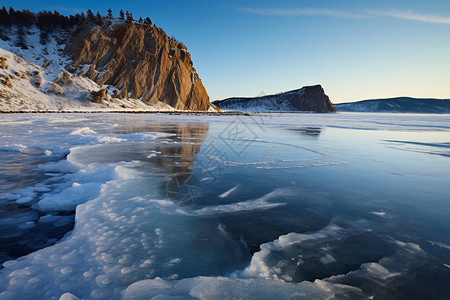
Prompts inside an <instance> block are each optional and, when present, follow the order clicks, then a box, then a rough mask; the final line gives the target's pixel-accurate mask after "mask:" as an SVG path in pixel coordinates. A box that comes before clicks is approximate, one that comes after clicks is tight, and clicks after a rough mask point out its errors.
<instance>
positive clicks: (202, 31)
mask: <svg viewBox="0 0 450 300" xmlns="http://www.w3.org/2000/svg"><path fill="white" fill-rule="evenodd" d="M0 5H5V6H7V7H8V6H13V7H14V8H15V9H24V8H27V9H30V10H31V11H35V12H36V11H39V10H55V9H56V10H58V11H60V12H61V13H64V14H70V13H76V12H79V11H85V10H87V9H88V8H90V9H92V10H93V11H94V12H96V11H100V12H102V14H106V10H107V9H108V8H111V9H112V10H113V14H114V15H115V16H117V14H118V12H119V10H120V9H121V8H122V9H124V10H128V11H130V12H132V13H133V16H134V17H135V18H138V17H139V16H142V17H146V16H148V17H150V18H151V19H152V21H153V22H154V23H155V24H156V25H158V26H159V27H162V28H163V29H164V30H165V31H166V32H167V34H168V35H170V36H171V35H173V36H175V37H176V38H177V39H178V40H181V41H183V42H184V43H185V44H186V46H187V47H188V50H189V51H190V53H191V55H192V58H193V61H194V66H195V68H196V69H197V71H198V73H199V75H200V78H201V79H202V81H203V83H204V85H205V87H206V89H207V91H208V93H209V95H210V98H211V100H216V99H223V98H227V97H233V96H257V95H261V94H271V93H278V92H283V91H288V90H292V89H296V88H300V87H302V86H304V85H312V84H322V86H323V87H324V89H325V92H326V93H327V94H328V95H329V96H330V98H331V100H332V102H334V103H339V102H347V101H356V100H363V99H369V98H382V97H396V96H411V97H434V98H450V1H449V0H427V1H425V0H421V1H418V0H399V1H392V0H390V1H385V0H378V1H370V0H358V1H356V0H348V1H347V0H315V1H310V0H297V1H292V0H291V1H288V0H284V1H283V0H282V1H265V0H259V1H246V0H243V1H237V0H230V1H212V0H210V1H203V0H184V1H181V0H172V1H162V0H146V1H137V0H129V1H115V0H110V1H95V2H94V1H85V0H79V1H70V2H69V1H56V0H41V1H22V0H14V1H2V2H1V4H0Z"/></svg>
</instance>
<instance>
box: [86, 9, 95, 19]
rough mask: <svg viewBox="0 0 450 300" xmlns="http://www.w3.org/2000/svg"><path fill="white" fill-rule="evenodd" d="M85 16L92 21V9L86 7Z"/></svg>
mask: <svg viewBox="0 0 450 300" xmlns="http://www.w3.org/2000/svg"><path fill="white" fill-rule="evenodd" d="M86 16H87V18H88V19H89V20H91V21H94V13H93V12H92V10H90V9H88V10H87V12H86Z"/></svg>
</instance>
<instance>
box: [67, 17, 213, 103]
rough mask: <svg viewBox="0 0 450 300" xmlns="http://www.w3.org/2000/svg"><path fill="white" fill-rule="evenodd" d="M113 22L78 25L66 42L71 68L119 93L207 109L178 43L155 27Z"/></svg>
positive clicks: (201, 89) (186, 55)
mask: <svg viewBox="0 0 450 300" xmlns="http://www.w3.org/2000/svg"><path fill="white" fill-rule="evenodd" d="M113 22H114V23H111V21H109V22H107V23H105V24H103V25H101V26H98V25H95V24H93V23H91V22H89V21H85V22H83V23H82V24H80V25H79V26H78V28H77V29H76V30H75V32H74V33H73V35H72V37H71V38H70V41H69V43H68V45H67V46H66V51H67V52H68V53H69V54H70V55H71V56H72V58H73V60H74V64H73V67H74V68H75V69H78V71H79V72H80V73H82V75H83V76H86V77H88V78H90V79H92V80H93V81H95V82H96V83H98V84H99V85H104V84H107V85H112V86H114V87H115V88H116V89H118V90H119V91H118V92H116V94H118V95H119V97H126V96H129V97H133V98H138V99H141V100H142V101H143V102H145V103H147V104H155V103H157V102H158V101H160V102H164V103H167V104H169V105H171V106H172V107H174V108H176V109H186V110H199V111H204V110H207V109H208V108H209V106H210V103H209V97H208V94H207V92H206V90H205V88H204V86H203V84H202V82H201V80H200V78H199V76H198V74H197V72H196V71H195V69H194V67H193V64H192V61H191V56H190V54H189V52H188V51H187V50H186V47H185V46H184V45H183V44H180V43H179V42H177V41H175V40H172V39H170V38H169V37H168V36H167V35H166V33H165V32H164V31H163V30H162V29H160V28H157V27H153V26H149V25H144V24H139V23H125V22H120V21H118V20H114V21H113Z"/></svg>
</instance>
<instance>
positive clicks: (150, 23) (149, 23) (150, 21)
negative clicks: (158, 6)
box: [144, 17, 152, 25]
mask: <svg viewBox="0 0 450 300" xmlns="http://www.w3.org/2000/svg"><path fill="white" fill-rule="evenodd" d="M144 22H145V24H147V25H152V20H150V18H149V17H147V18H145V21H144Z"/></svg>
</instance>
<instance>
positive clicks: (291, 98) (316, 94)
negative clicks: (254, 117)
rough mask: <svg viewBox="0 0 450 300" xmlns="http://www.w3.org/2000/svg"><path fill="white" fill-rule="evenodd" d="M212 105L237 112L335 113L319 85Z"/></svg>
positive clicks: (230, 99) (218, 102) (223, 101)
mask: <svg viewBox="0 0 450 300" xmlns="http://www.w3.org/2000/svg"><path fill="white" fill-rule="evenodd" d="M213 103H214V105H216V106H218V107H219V108H221V109H226V110H239V111H260V112H265V111H311V112H317V113H326V112H335V109H334V107H333V104H332V103H331V101H330V99H329V98H328V96H327V95H326V94H325V92H324V90H323V88H322V86H320V85H314V86H305V87H303V88H301V89H298V90H293V91H290V92H286V93H281V94H277V95H269V96H263V97H255V98H229V99H225V100H220V101H214V102H213Z"/></svg>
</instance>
